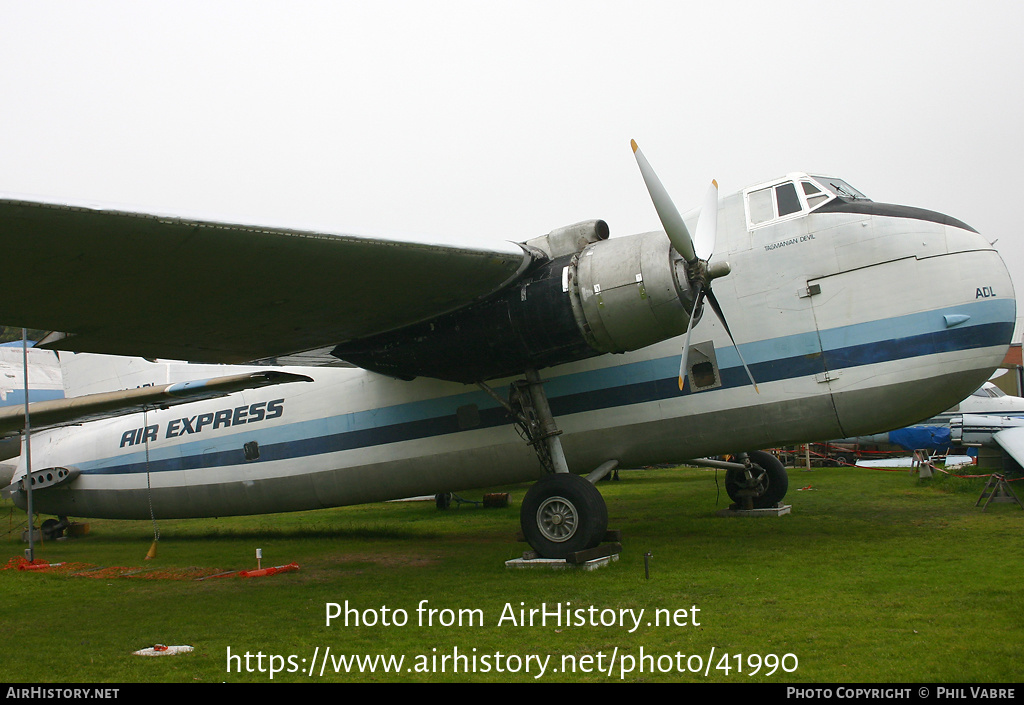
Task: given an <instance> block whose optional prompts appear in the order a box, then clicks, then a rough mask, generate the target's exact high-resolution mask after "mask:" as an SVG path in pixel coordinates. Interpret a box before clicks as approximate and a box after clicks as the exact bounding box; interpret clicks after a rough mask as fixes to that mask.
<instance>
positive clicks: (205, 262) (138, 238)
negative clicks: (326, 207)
mask: <svg viewBox="0 0 1024 705" xmlns="http://www.w3.org/2000/svg"><path fill="white" fill-rule="evenodd" d="M0 251H3V253H4V261H5V262H6V263H7V266H6V267H5V268H4V292H5V293H4V296H3V297H0V321H2V322H3V323H4V324H5V325H11V326H21V327H26V328H41V329H44V330H51V331H60V332H61V333H57V334H51V335H50V336H48V337H47V339H46V340H44V341H42V343H41V344H40V345H39V347H48V348H53V349H60V350H70V351H74V352H95V353H107V354H113V355H134V356H142V357H151V358H156V357H161V358H170V359H177V360H190V361H193V362H216V363H240V362H248V361H251V360H259V359H264V358H269V357H279V356H284V355H289V354H292V353H297V352H302V351H308V350H315V349H318V348H324V347H327V346H333V345H335V344H337V343H341V342H344V341H348V340H354V339H358V338H362V337H365V336H369V335H373V334H376V333H383V332H387V331H390V330H395V329H397V328H401V327H403V326H406V325H410V324H412V323H416V322H419V321H424V320H429V319H431V318H433V317H435V316H438V315H440V314H443V313H446V312H448V311H452V310H455V309H457V308H460V307H462V306H464V305H466V304H469V303H472V302H473V301H476V300H478V299H480V298H483V297H485V296H487V295H489V294H491V293H493V292H495V291H497V290H499V289H501V288H502V287H504V286H505V285H507V284H508V283H510V282H511V281H514V280H515V279H516V277H517V276H518V275H519V273H520V272H521V271H522V270H524V269H525V268H526V266H527V265H528V264H529V262H530V255H529V254H527V252H526V251H525V250H524V249H523V248H521V247H519V246H518V245H515V244H512V243H505V244H498V245H496V246H495V247H493V248H471V247H463V246H457V245H442V244H427V243H422V242H412V241H406V242H398V241H387V240H379V239H372V238H363V237H357V236H352V235H343V234H339V233H334V232H328V231H317V230H292V229H286V228H266V227H258V226H251V225H243V224H236V223H228V222H217V221H212V220H193V219H187V218H180V217H175V216H163V215H156V214H146V213H135V212H128V211H123V210H114V209H105V208H99V207H92V206H85V205H62V204H55V203H42V202H37V201H30V200H25V199H15V198H2V197H0Z"/></svg>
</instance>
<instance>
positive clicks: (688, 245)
mask: <svg viewBox="0 0 1024 705" xmlns="http://www.w3.org/2000/svg"><path fill="white" fill-rule="evenodd" d="M630 144H632V146H633V154H634V156H636V163H637V164H638V165H639V166H640V174H641V175H642V176H643V177H644V183H645V184H647V191H648V193H650V194H651V200H652V201H653V202H654V210H656V211H657V212H658V218H659V219H661V225H662V227H664V228H665V233H666V234H667V235H668V239H669V241H670V242H671V243H672V247H674V248H675V250H676V252H678V253H679V254H681V255H682V256H683V259H685V260H686V261H687V262H689V263H692V262H694V261H695V260H696V259H697V254H696V252H695V251H694V249H693V238H691V237H690V231H689V230H687V229H686V223H684V222H683V217H682V216H681V215H679V211H678V210H677V209H676V206H675V204H674V203H673V202H672V199H671V198H669V195H668V191H666V190H665V187H664V186H662V185H661V180H660V179H659V178H658V175H657V174H655V173H654V169H652V168H651V165H650V163H649V162H648V161H647V158H646V157H644V153H643V152H641V151H640V148H639V147H638V146H637V144H636V140H630ZM715 212H716V214H717V208H716V209H715ZM712 244H713V243H712Z"/></svg>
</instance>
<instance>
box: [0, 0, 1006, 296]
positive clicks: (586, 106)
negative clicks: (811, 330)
mask: <svg viewBox="0 0 1024 705" xmlns="http://www.w3.org/2000/svg"><path fill="white" fill-rule="evenodd" d="M1021 26H1024V3H1020V2H1015V1H1010V0H1007V1H1001V2H996V1H990V2H985V1H984V0H981V1H979V2H971V3H966V2H962V1H957V2H946V1H938V0H929V1H921V2H907V1H900V0H885V1H878V2H872V1H867V2H865V1H863V0H862V1H859V2H856V3H852V2H848V3H843V2H822V1H821V0H818V1H816V2H754V1H753V0H751V1H748V2H747V1H745V2H740V1H730V0H715V1H714V2H701V3H698V2H684V1H680V0H673V1H669V2H643V1H642V0H629V1H612V0H608V1H604V2H602V1H599V0H587V1H585V2H558V1H557V0H548V1H547V2H533V1H532V0H514V1H513V2H500V1H496V0H488V1H487V2H481V1H477V0H474V1H467V2H438V1H435V0H418V1H416V2H404V1H394V2H387V1H383V0H375V1H372V2H371V1H366V2H294V1H290V2H278V3H272V2H252V1H245V2H242V1H239V2H217V1H210V0H204V1H203V2H184V1H182V0H177V1H175V2H142V1H138V0H136V1H133V2H80V1H73V2H42V1H40V2H25V1H22V0H0V191H5V192H14V193H23V194H33V195H37V196H42V197H50V198H58V199H59V198H63V199H73V200H91V201H97V202H113V203H118V204H123V205H131V206H139V207H150V208H159V209H161V210H163V211H169V212H177V213H183V214H184V213H198V214H218V215H223V216H229V217H233V218H237V219H240V220H245V221H251V222H265V223H272V224H293V225H296V226H300V225H303V224H313V223H316V224H324V225H326V224H329V225H332V226H334V227H336V228H338V229H340V230H342V231H345V232H352V233H357V234H367V235H389V234H390V235H395V236H406V235H424V236H456V237H471V238H476V239H480V240H485V239H497V240H509V239H511V240H524V239H526V238H529V237H534V236H536V235H540V234H543V233H546V232H548V231H549V230H551V229H553V228H556V227H560V226H562V225H567V224H570V223H574V222H577V221H579V220H584V219H588V218H598V217H599V218H604V219H605V220H607V221H608V223H609V225H610V226H611V229H612V234H613V235H615V234H620V235H621V234H628V233H632V232H638V231H642V230H650V229H655V228H658V227H659V224H658V221H657V216H656V215H655V213H654V210H653V208H652V207H651V205H650V202H649V200H648V196H647V192H646V190H645V188H644V185H643V182H642V179H641V178H640V174H639V171H638V169H637V166H636V163H635V161H634V159H633V154H632V152H631V150H630V148H629V140H630V139H631V138H635V139H636V140H637V141H638V142H639V144H640V145H641V147H642V148H643V150H644V153H645V154H646V155H647V157H648V158H649V159H650V160H651V163H652V164H653V165H654V167H655V169H656V170H657V171H658V173H659V174H660V176H661V178H662V180H663V181H664V182H665V184H666V186H667V187H668V188H669V190H670V191H671V192H672V194H673V196H674V198H675V200H676V203H677V205H678V206H679V208H680V210H683V211H685V210H688V209H689V208H691V207H693V206H696V205H698V203H699V201H700V198H701V196H702V195H703V193H704V189H705V187H706V184H707V183H708V180H709V179H710V178H712V177H714V178H717V179H718V181H719V183H720V184H721V186H722V189H723V192H727V191H734V190H739V189H741V188H743V187H744V186H747V185H750V184H751V183H754V182H758V181H763V180H767V179H770V178H773V177H776V176H781V175H783V174H785V173H787V172H790V171H798V170H802V171H811V172H814V171H818V172H822V173H828V174H831V175H835V176H840V177H842V178H845V179H846V180H847V181H849V182H850V183H851V184H853V185H854V186H856V187H857V188H859V189H860V190H862V191H864V192H865V193H866V194H867V195H868V196H869V197H871V198H873V199H875V200H878V201H887V202H893V203H902V204H906V205H912V206H920V207H924V208H930V209H933V210H938V211H941V212H944V213H947V214H949V215H952V216H954V217H957V218H960V219H961V220H964V221H965V222H967V223H969V224H971V225H972V226H974V227H975V228H977V229H978V230H980V231H981V232H982V233H983V234H984V235H985V236H986V237H987V238H988V239H990V240H995V239H996V238H998V239H999V241H998V243H997V248H998V249H999V250H1000V251H1001V252H1002V253H1003V255H1004V257H1005V258H1006V260H1007V263H1008V264H1009V266H1010V268H1011V271H1013V273H1014V276H1015V277H1016V280H1017V288H1018V291H1019V292H1024V278H1022V274H1021V271H1020V270H1021V265H1022V263H1024V240H1022V238H1021V236H1020V233H1019V232H1018V223H1019V221H1020V218H1019V217H1018V214H1017V212H1016V211H1017V208H1018V207H1019V201H1018V198H1019V194H1020V193H1021V192H1022V187H1024V176H1022V174H1024V170H1022V168H1021V163H1022V162H1024V147H1022V144H1024V142H1022V139H1021V136H1020V130H1021V128H1022V125H1024V120H1022V118H1024V110H1022V101H1024V98H1022V90H1021V86H1024V58H1022V54H1021V51H1020V49H1019V41H1020V27H1021ZM1022 295H1024V293H1022Z"/></svg>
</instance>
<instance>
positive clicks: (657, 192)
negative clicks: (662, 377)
mask: <svg viewBox="0 0 1024 705" xmlns="http://www.w3.org/2000/svg"><path fill="white" fill-rule="evenodd" d="M630 144H631V145H632V146H633V154H634V156H636V163H637V164H638V165H639V167H640V174H641V175H642V176H643V178H644V183H645V184H646V185H647V191H648V192H649V193H650V194H651V201H652V202H653V203H654V210H656V211H657V212H658V218H659V219H660V220H661V224H662V226H663V227H664V228H665V234H666V235H668V239H669V242H671V243H672V247H673V248H674V249H675V251H676V252H678V253H679V254H680V255H681V256H682V258H683V259H684V260H685V261H686V277H687V279H688V280H689V282H690V286H691V288H692V289H693V292H694V297H693V307H692V308H691V309H690V321H689V322H688V323H687V325H686V336H685V337H684V338H683V356H682V358H681V359H680V361H679V391H682V390H683V387H684V386H685V383H686V370H687V368H686V358H687V356H688V355H689V353H690V332H691V331H692V330H693V325H694V319H695V318H696V317H697V312H698V311H699V310H700V307H701V304H702V303H703V302H704V299H705V298H706V299H707V300H708V303H710V304H711V308H712V310H714V312H715V315H716V316H718V320H720V321H721V322H722V326H723V327H724V328H725V332H726V333H728V334H729V340H731V341H732V346H733V348H735V350H736V354H737V355H738V356H739V358H740V363H741V364H742V365H743V369H744V370H746V373H747V377H748V378H749V379H750V383H751V384H752V385H754V391H756V392H757V393H758V394H760V393H761V390H759V389H758V388H757V382H755V381H754V376H753V375H752V374H751V373H750V368H749V367H747V362H746V360H744V359H743V353H741V352H740V348H739V346H738V345H737V344H736V339H735V338H734V337H733V335H732V331H731V330H730V329H729V324H728V323H727V322H726V320H725V314H724V313H723V312H722V307H721V305H720V304H719V303H718V299H717V298H716V297H715V294H714V292H712V291H711V280H712V279H716V278H717V277H721V276H725V275H726V274H728V273H729V265H728V263H725V262H723V263H720V264H718V263H716V264H715V265H713V266H711V265H709V260H710V259H711V256H712V255H713V254H714V251H715V239H716V236H717V233H718V182H717V181H712V182H711V185H710V186H709V187H708V190H707V192H706V193H705V194H704V203H703V205H702V207H701V210H700V217H699V218H698V219H697V236H696V238H691V237H690V231H689V230H688V229H687V228H686V223H684V222H683V217H682V216H681V215H679V211H678V210H677V209H676V206H675V204H674V203H673V202H672V199H671V198H670V197H669V195H668V191H666V190H665V187H664V186H663V185H662V183H661V179H659V178H658V175H657V174H656V173H655V172H654V169H653V168H652V167H651V164H650V162H648V161H647V158H646V157H644V154H643V152H641V151H640V147H638V146H637V144H636V140H631V141H630Z"/></svg>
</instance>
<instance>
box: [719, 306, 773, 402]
mask: <svg viewBox="0 0 1024 705" xmlns="http://www.w3.org/2000/svg"><path fill="white" fill-rule="evenodd" d="M707 297H708V302H709V303H710V304H711V308H712V309H714V311H715V315H716V316H718V320H720V321H721V322H722V326H724V327H725V332H726V333H728V334H729V340H731V341H732V346H733V347H734V348H735V349H736V354H737V355H739V358H740V363H741V364H742V365H743V369H744V370H746V371H747V377H749V378H750V383H751V384H752V385H754V391H755V392H757V393H758V394H760V393H761V390H760V389H758V388H757V382H755V381H754V375H752V374H750V368H749V367H747V361H746V360H744V359H743V353H741V352H740V346H739V345H737V344H736V339H735V338H734V337H732V331H731V330H729V324H728V323H726V321H725V314H724V313H722V307H721V306H720V305H719V304H718V299H717V298H715V294H714V292H712V291H711V289H708V292H707Z"/></svg>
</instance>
